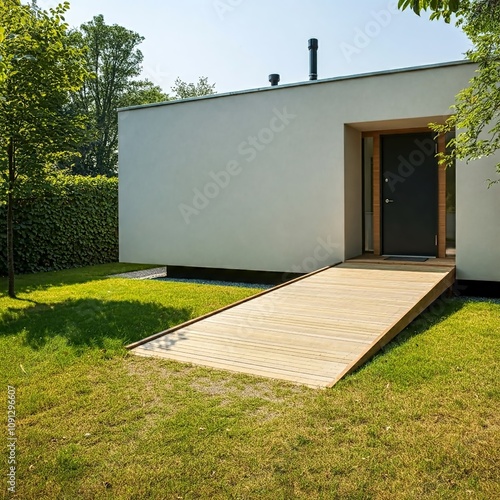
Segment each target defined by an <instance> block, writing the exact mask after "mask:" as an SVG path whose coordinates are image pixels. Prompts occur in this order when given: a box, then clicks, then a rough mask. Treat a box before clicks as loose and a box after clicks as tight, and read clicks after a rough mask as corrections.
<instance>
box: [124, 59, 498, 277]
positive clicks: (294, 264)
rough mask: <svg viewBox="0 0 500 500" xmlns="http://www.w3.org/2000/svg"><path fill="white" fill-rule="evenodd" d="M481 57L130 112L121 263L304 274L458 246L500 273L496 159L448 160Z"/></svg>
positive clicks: (460, 258)
mask: <svg viewBox="0 0 500 500" xmlns="http://www.w3.org/2000/svg"><path fill="white" fill-rule="evenodd" d="M474 71H475V66H474V65H471V64H470V63H467V62H464V61H461V62H451V63H446V64H439V65H433V66H426V67H419V68H407V69H400V70H394V71H384V72H379V73H370V74H363V75H354V76H349V77H340V78H331V79H325V80H318V81H309V82H301V83H296V84H290V85H281V86H272V87H267V88H261V89H255V90H248V91H243V92H235V93H228V94H216V95H212V96H207V97H201V98H195V99H186V100H182V101H174V102H166V103H161V104H152V105H146V106H138V107H131V108H125V109H121V110H119V196H120V260H121V261H122V262H134V263H157V264H165V265H167V266H180V267H196V268H211V269H231V270H251V271H272V272H280V273H284V272H297V273H299V272H302V273H304V272H309V271H313V270H315V269H319V268H321V267H324V266H326V265H329V264H333V263H336V262H339V261H344V260H346V259H349V258H352V257H356V256H359V255H362V254H364V253H367V252H373V253H374V254H375V255H399V256H401V255H403V256H425V257H441V258H443V257H446V256H448V257H450V258H453V257H455V256H456V268H457V277H458V278H459V279H461V280H474V281H493V282H500V265H499V257H500V250H499V249H500V226H499V223H498V221H499V220H500V196H499V191H498V190H499V189H500V188H499V187H497V186H494V187H492V188H491V189H488V183H487V179H488V178H492V177H494V176H495V175H496V174H495V167H494V165H495V164H496V163H497V162H498V161H500V158H499V157H496V158H486V159H483V160H480V161H476V162H474V163H472V164H462V163H459V164H457V165H456V167H455V168H454V169H448V170H445V169H443V168H442V167H439V166H438V164H437V160H436V158H435V154H436V152H437V151H438V150H440V149H442V148H443V147H444V145H445V141H446V138H444V137H442V138H439V139H437V140H435V139H434V134H433V133H432V132H430V130H429V129H428V124H429V123H431V122H440V123H442V122H444V121H445V120H446V118H447V116H449V115H450V113H451V110H450V105H452V104H453V102H454V96H455V95H456V94H457V93H458V91H460V90H461V89H462V88H464V87H466V86H467V85H468V82H469V80H470V79H471V77H472V76H473V74H474Z"/></svg>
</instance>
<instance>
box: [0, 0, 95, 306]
mask: <svg viewBox="0 0 500 500" xmlns="http://www.w3.org/2000/svg"><path fill="white" fill-rule="evenodd" d="M68 8H69V4H68V3H64V4H62V5H58V6H57V7H54V8H52V9H50V10H49V11H45V10H42V9H39V8H38V7H37V6H36V4H32V5H25V4H22V3H21V0H3V1H2V3H1V4H0V9H1V12H0V13H1V17H0V19H1V20H0V25H1V28H2V29H1V32H2V36H3V40H2V41H1V43H0V58H1V61H2V64H3V73H2V75H3V76H2V78H1V79H0V179H1V180H0V188H1V191H2V200H3V202H4V203H7V256H8V257H7V260H8V262H7V264H8V272H9V296H11V297H15V282H14V264H15V263H14V202H15V200H16V198H17V196H19V195H20V194H21V193H22V191H23V189H26V188H27V186H29V188H30V189H32V188H33V186H36V184H37V183H39V182H41V181H43V179H45V178H46V176H47V175H49V173H50V171H51V168H53V165H54V164H55V163H56V162H58V161H60V159H61V158H64V157H66V156H67V155H68V154H70V153H71V151H72V149H73V144H72V142H73V139H74V136H75V133H76V131H77V129H78V128H79V127H81V121H80V120H79V119H77V117H72V118H70V117H69V115H68V114H67V105H68V103H69V93H70V92H72V91H76V90H77V89H78V88H79V87H80V86H81V85H82V83H83V80H84V78H85V76H86V70H85V68H84V64H83V62H84V61H83V53H82V51H81V50H80V49H79V48H77V47H75V46H74V45H72V43H71V40H70V38H69V37H68V36H67V28H68V26H67V25H66V24H65V23H64V17H63V16H64V13H65V12H66V11H67V10H68Z"/></svg>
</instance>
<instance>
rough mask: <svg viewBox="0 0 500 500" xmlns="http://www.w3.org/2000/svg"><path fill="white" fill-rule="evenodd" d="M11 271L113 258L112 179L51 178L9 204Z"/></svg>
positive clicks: (3, 267) (2, 268) (2, 237)
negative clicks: (11, 211)
mask: <svg viewBox="0 0 500 500" xmlns="http://www.w3.org/2000/svg"><path fill="white" fill-rule="evenodd" d="M14 210H15V212H14V220H15V225H14V246H15V252H14V258H15V270H16V274H24V273H34V272H39V271H51V270H58V269H67V268H72V267H81V266H88V265H93V264H104V263H107V262H115V261H117V260H118V179H116V178H107V177H82V176H65V175H64V176H63V175H60V176H57V177H55V178H53V179H51V180H50V181H48V183H47V184H46V186H45V187H44V188H43V189H41V190H37V192H36V193H33V194H32V195H30V196H28V197H25V198H24V199H20V200H17V201H16V202H15V205H14ZM6 214H7V210H6V207H5V205H4V206H2V207H0V216H1V223H0V224H1V225H0V227H1V233H0V274H2V275H6V274H7V215H6Z"/></svg>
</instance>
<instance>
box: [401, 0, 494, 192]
mask: <svg viewBox="0 0 500 500" xmlns="http://www.w3.org/2000/svg"><path fill="white" fill-rule="evenodd" d="M399 7H400V8H401V9H406V8H409V7H411V8H412V9H413V10H414V12H416V13H417V14H418V15H420V13H421V12H422V11H426V10H430V11H431V16H430V18H431V19H440V18H442V19H444V20H445V21H446V22H450V20H451V17H452V16H455V20H456V24H457V26H459V27H461V28H462V29H463V31H464V32H465V33H466V35H467V36H468V37H469V39H470V40H471V41H472V43H473V49H472V50H469V51H468V52H467V57H468V58H469V59H470V60H471V61H473V62H475V63H477V65H478V70H477V71H476V74H475V76H474V77H473V78H472V80H471V81H470V85H469V87H467V88H466V89H464V90H462V91H461V92H460V93H459V94H458V95H457V96H456V102H455V105H454V106H453V108H454V110H455V113H454V114H453V115H452V116H451V117H450V118H449V119H448V120H447V121H446V123H445V124H444V125H438V124H433V125H431V127H432V128H433V130H435V131H436V132H438V133H441V134H444V133H447V132H450V131H455V130H458V131H459V133H458V134H457V136H456V137H455V138H454V139H452V140H451V141H450V142H449V143H448V151H449V152H448V153H447V154H441V155H440V161H441V163H444V164H446V165H452V164H453V163H454V162H455V160H457V159H458V160H463V161H466V162H469V161H472V160H477V159H479V158H483V157H488V156H492V155H493V154H495V152H496V151H498V150H499V149H500V0H443V1H436V0H400V1H399ZM496 171H497V173H499V174H500V163H497V164H496ZM499 181H500V180H499V179H495V180H491V179H490V183H495V182H499Z"/></svg>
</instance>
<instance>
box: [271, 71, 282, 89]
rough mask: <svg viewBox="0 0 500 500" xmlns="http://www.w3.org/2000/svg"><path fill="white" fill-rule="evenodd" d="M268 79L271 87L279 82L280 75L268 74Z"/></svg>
mask: <svg viewBox="0 0 500 500" xmlns="http://www.w3.org/2000/svg"><path fill="white" fill-rule="evenodd" d="M269 81H270V82H271V87H276V85H278V83H279V82H280V75H278V74H277V73H273V74H272V75H269Z"/></svg>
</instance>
